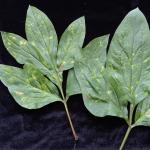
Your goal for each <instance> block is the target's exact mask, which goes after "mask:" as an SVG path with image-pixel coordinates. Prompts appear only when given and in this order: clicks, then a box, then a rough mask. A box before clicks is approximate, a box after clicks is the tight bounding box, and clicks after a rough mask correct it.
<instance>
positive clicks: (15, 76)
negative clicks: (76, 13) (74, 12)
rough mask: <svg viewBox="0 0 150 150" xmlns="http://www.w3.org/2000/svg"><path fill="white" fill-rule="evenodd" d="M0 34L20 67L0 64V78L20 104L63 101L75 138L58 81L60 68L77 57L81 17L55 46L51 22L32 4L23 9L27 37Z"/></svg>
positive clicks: (32, 105)
mask: <svg viewBox="0 0 150 150" xmlns="http://www.w3.org/2000/svg"><path fill="white" fill-rule="evenodd" d="M1 34H2V39H3V42H4V45H5V47H6V48H7V50H8V51H9V53H10V54H11V55H12V56H13V57H14V58H15V59H16V60H17V62H18V63H20V64H23V65H24V68H23V69H19V68H16V67H11V66H6V65H0V80H1V81H2V82H3V83H4V85H5V86H7V87H8V90H9V91H10V93H11V94H12V96H13V97H14V99H15V100H16V102H17V103H18V104H20V105H21V106H22V107H25V108H28V109H37V108H41V107H43V106H45V105H47V104H49V103H52V102H55V101H61V102H63V104H64V108H65V110H66V114H67V117H68V119H69V123H70V126H71V130H72V133H73V136H74V139H75V140H78V137H77V135H76V133H75V129H74V127H73V124H72V121H71V118H70V115H69V111H68V106H67V99H68V97H67V96H68V95H67V94H66V93H65V91H64V90H63V85H62V84H63V71H64V70H67V69H70V68H72V67H73V66H74V61H75V58H76V59H77V58H78V59H79V58H80V57H81V52H80V50H81V48H82V45H83V41H84V36H85V21H84V17H81V18H79V19H78V20H76V21H74V22H73V23H72V24H71V25H70V26H69V27H68V28H67V29H66V31H65V32H64V34H63V35H62V37H61V40H60V43H59V46H58V39H57V35H56V32H55V29H54V26H53V24H52V23H51V21H50V20H49V18H48V17H47V16H46V15H45V14H44V13H43V12H42V11H40V10H39V9H37V8H35V7H33V6H29V8H28V11H27V18H26V36H27V40H25V39H24V38H22V37H20V36H19V35H16V34H13V33H7V32H1ZM62 64H63V65H62ZM64 64H65V65H64ZM69 86H70V85H69ZM76 90H77V89H76ZM60 97H61V98H60Z"/></svg>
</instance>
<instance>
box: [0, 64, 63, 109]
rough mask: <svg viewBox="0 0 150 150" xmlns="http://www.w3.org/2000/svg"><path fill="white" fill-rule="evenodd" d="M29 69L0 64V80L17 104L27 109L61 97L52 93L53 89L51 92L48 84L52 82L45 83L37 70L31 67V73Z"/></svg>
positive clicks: (45, 80) (44, 79) (59, 99)
mask: <svg viewBox="0 0 150 150" xmlns="http://www.w3.org/2000/svg"><path fill="white" fill-rule="evenodd" d="M32 69H33V68H32ZM27 70H28V71H27ZM29 70H30V67H29V68H26V67H25V69H19V68H16V67H12V66H6V65H2V64H1V65H0V80H1V81H2V82H3V84H4V85H5V86H7V87H8V90H9V91H10V93H11V94H12V96H13V97H14V99H15V100H16V102H17V103H18V104H19V105H21V106H22V107H25V108H28V109H37V108H41V107H43V106H45V105H47V104H50V103H53V102H56V101H61V98H60V97H59V96H58V95H56V94H54V93H56V92H55V91H53V93H51V92H52V88H50V87H49V86H51V85H52V83H50V84H49V85H48V83H47V84H46V82H47V79H46V78H45V77H44V76H42V75H41V74H40V73H39V72H38V70H34V69H33V73H31V71H29ZM39 77H40V79H39ZM53 86H54V85H53Z"/></svg>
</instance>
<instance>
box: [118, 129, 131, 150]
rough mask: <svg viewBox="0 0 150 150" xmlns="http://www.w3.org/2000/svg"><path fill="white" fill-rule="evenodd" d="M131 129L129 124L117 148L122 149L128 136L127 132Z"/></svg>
mask: <svg viewBox="0 0 150 150" xmlns="http://www.w3.org/2000/svg"><path fill="white" fill-rule="evenodd" d="M131 129H132V128H131V127H130V126H129V127H128V129H127V131H126V134H125V136H124V138H123V141H122V143H121V145H120V148H119V150H122V149H123V147H124V145H125V143H126V141H127V138H128V136H129V134H130V131H131Z"/></svg>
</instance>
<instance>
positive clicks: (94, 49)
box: [67, 35, 109, 96]
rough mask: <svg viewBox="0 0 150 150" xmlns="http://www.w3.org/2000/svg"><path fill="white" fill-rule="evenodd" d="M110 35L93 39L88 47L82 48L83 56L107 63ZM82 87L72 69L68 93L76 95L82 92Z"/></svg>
mask: <svg viewBox="0 0 150 150" xmlns="http://www.w3.org/2000/svg"><path fill="white" fill-rule="evenodd" d="M108 39H109V35H104V36H101V37H97V38H95V39H94V40H92V41H91V42H90V43H89V44H88V45H87V46H86V47H84V48H83V49H82V50H81V54H82V58H83V59H86V60H87V61H88V60H89V59H94V58H99V61H100V62H101V63H102V64H105V61H106V47H107V44H108ZM80 93H81V89H80V86H79V83H78V81H77V79H76V75H75V73H74V70H73V69H71V70H70V71H69V73H68V80H67V95H68V96H71V95H75V94H80Z"/></svg>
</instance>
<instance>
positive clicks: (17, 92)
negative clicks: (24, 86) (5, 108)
mask: <svg viewBox="0 0 150 150" xmlns="http://www.w3.org/2000/svg"><path fill="white" fill-rule="evenodd" d="M15 93H16V94H17V95H23V94H24V93H23V92H19V91H16V92H15Z"/></svg>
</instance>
